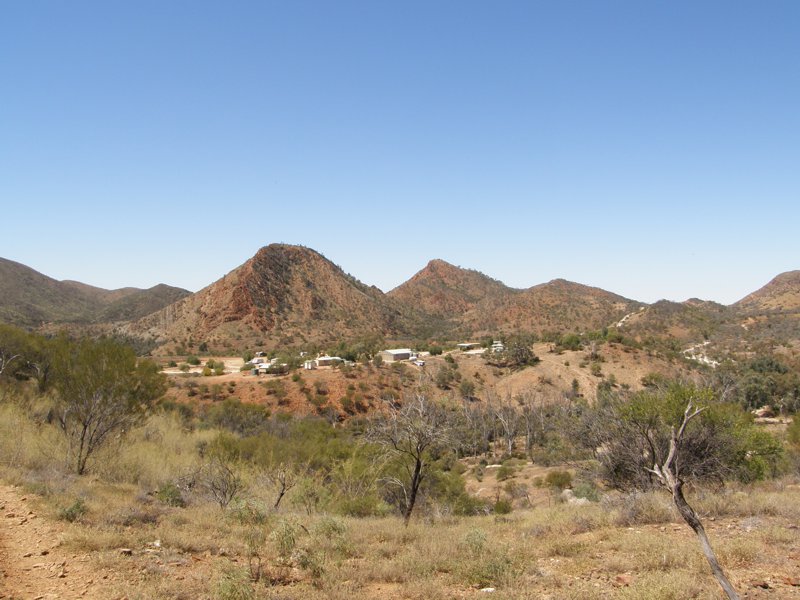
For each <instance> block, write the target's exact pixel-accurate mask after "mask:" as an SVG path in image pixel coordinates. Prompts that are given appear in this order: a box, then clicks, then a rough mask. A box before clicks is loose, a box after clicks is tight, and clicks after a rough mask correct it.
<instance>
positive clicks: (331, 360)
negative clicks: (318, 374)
mask: <svg viewBox="0 0 800 600" xmlns="http://www.w3.org/2000/svg"><path fill="white" fill-rule="evenodd" d="M343 361H344V359H343V358H340V357H338V356H328V355H327V354H326V355H325V356H319V357H317V360H316V361H315V362H316V363H317V366H318V367H332V366H333V365H335V364H337V363H340V362H343Z"/></svg>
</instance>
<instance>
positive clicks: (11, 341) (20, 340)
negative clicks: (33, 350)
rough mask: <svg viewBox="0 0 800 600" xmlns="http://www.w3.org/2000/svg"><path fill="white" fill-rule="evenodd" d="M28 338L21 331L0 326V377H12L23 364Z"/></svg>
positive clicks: (11, 327) (27, 349)
mask: <svg viewBox="0 0 800 600" xmlns="http://www.w3.org/2000/svg"><path fill="white" fill-rule="evenodd" d="M29 349H30V341H29V336H28V334H27V333H25V332H24V331H23V330H22V329H19V328H17V327H13V326H11V325H3V324H0V376H2V375H6V376H11V375H14V374H15V372H16V371H17V370H18V369H20V368H21V367H22V366H23V365H24V364H25V356H26V353H27V352H28V351H29Z"/></svg>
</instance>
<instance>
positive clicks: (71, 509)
mask: <svg viewBox="0 0 800 600" xmlns="http://www.w3.org/2000/svg"><path fill="white" fill-rule="evenodd" d="M87 512H89V508H88V507H87V506H86V503H85V502H84V501H83V499H82V498H78V499H77V500H75V502H73V503H72V504H71V505H70V506H68V507H66V508H62V509H61V510H60V511H58V518H59V519H61V520H62V521H68V522H70V523H75V522H76V521H79V520H80V519H81V517H83V516H84V515H85V514H86V513H87Z"/></svg>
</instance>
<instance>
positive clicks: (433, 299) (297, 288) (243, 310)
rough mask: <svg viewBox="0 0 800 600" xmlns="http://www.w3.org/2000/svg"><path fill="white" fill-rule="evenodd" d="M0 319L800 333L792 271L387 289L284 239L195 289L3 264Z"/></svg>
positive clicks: (255, 341) (440, 282) (277, 343)
mask: <svg viewBox="0 0 800 600" xmlns="http://www.w3.org/2000/svg"><path fill="white" fill-rule="evenodd" d="M0 321H3V322H6V323H11V324H17V325H21V326H25V327H29V328H35V327H39V326H42V325H43V324H50V325H51V326H52V325H53V324H68V323H69V324H79V325H80V324H85V325H90V324H92V325H95V326H96V325H98V324H105V326H106V329H107V330H108V331H114V332H117V333H120V334H124V335H126V336H129V337H134V338H139V339H145V340H149V341H150V343H151V344H152V346H154V347H160V348H161V349H162V350H163V351H168V350H169V349H170V348H172V349H174V348H177V347H180V346H183V345H185V344H188V345H189V346H190V347H191V345H192V344H193V343H199V342H206V344H207V345H208V346H209V347H211V348H216V349H219V350H220V351H221V350H223V349H230V350H232V351H233V350H239V349H241V348H243V347H253V346H261V347H265V348H274V347H281V346H301V345H308V344H319V345H322V344H326V343H331V342H338V341H342V340H349V339H354V338H358V337H368V336H373V337H374V336H380V337H383V338H386V339H390V340H399V341H402V340H412V339H428V338H432V337H444V338H449V339H466V338H468V337H478V336H483V335H495V336H496V335H502V334H509V333H514V332H529V333H535V334H539V335H542V334H548V333H553V334H555V333H567V332H578V333H579V332H584V331H589V330H599V329H602V328H604V327H610V326H617V328H618V329H619V330H620V331H622V332H624V333H625V334H626V335H631V336H634V337H637V338H643V337H647V336H658V337H665V338H670V339H674V340H678V341H680V342H697V341H702V340H709V339H717V340H725V341H726V343H727V344H728V345H729V346H731V347H733V346H737V345H738V346H739V347H745V346H747V344H752V343H756V342H758V343H762V342H764V341H772V342H773V343H789V342H790V341H792V340H800V271H792V272H789V273H783V274H781V275H779V276H777V277H776V278H775V279H773V280H772V281H771V282H769V283H768V284H767V285H765V286H764V287H762V288H761V289H759V290H757V291H755V292H753V293H752V294H749V295H748V296H746V297H745V298H743V299H742V300H740V301H739V302H737V303H735V304H732V305H729V306H725V305H722V304H717V303H715V302H709V301H704V300H698V299H691V300H687V301H685V302H669V301H665V300H662V301H660V302H656V303H654V304H646V303H643V302H638V301H636V300H632V299H628V298H625V297H623V296H620V295H617V294H614V293H611V292H608V291H605V290H602V289H599V288H594V287H589V286H585V285H581V284H579V283H573V282H570V281H565V280H563V279H556V280H553V281H550V282H548V283H543V284H540V285H535V286H533V287H530V288H527V289H516V288H511V287H508V286H506V285H504V284H503V283H502V282H500V281H497V280H495V279H492V278H491V277H488V276H486V275H484V274H482V273H480V272H478V271H474V270H470V269H463V268H461V267H456V266H454V265H451V264H449V263H447V262H445V261H442V260H432V261H430V262H429V263H428V264H427V265H426V266H425V267H424V268H423V269H422V270H421V271H419V272H418V273H417V274H416V275H414V276H413V277H412V278H411V279H409V280H408V281H406V282H405V283H403V284H402V285H400V286H398V287H397V288H395V289H393V290H391V291H390V292H388V293H383V292H382V291H381V290H379V289H378V288H377V287H375V286H369V285H367V284H364V283H362V282H360V281H358V280H357V279H356V278H354V277H352V276H351V275H349V274H347V273H345V272H344V271H343V270H342V269H341V268H340V267H338V266H337V265H335V264H333V263H332V262H331V261H329V260H328V259H326V258H325V257H324V256H322V255H321V254H319V253H318V252H316V251H314V250H312V249H310V248H306V247H303V246H292V245H285V244H272V245H269V246H266V247H264V248H262V249H260V250H259V251H258V252H257V253H256V254H255V256H253V257H252V258H251V259H249V260H248V261H246V262H245V263H244V264H242V265H241V266H239V267H237V268H236V269H234V270H233V271H231V272H230V273H228V274H227V275H225V276H223V277H222V278H221V279H219V280H217V281H215V282H214V283H212V284H211V285H209V286H207V287H205V288H203V289H202V290H200V291H198V292H196V293H194V294H192V293H190V292H188V291H186V290H182V289H180V288H175V287H170V286H167V285H164V284H160V285H157V286H155V287H153V288H150V289H148V290H141V289H136V288H123V289H119V290H103V289H100V288H95V287H92V286H88V285H86V284H82V283H79V282H74V281H57V280H55V279H52V278H50V277H47V276H45V275H42V274H41V273H38V272H36V271H34V270H33V269H30V268H29V267H26V266H24V265H21V264H19V263H16V262H13V261H9V260H5V259H0ZM95 330H96V329H95Z"/></svg>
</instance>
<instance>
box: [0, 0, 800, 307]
mask: <svg viewBox="0 0 800 600" xmlns="http://www.w3.org/2000/svg"><path fill="white" fill-rule="evenodd" d="M0 223H2V227H0V256H2V257H4V258H8V259H11V260H16V261H19V262H22V263H24V264H26V265H28V266H30V267H32V268H34V269H36V270H38V271H41V272H43V273H45V274H47V275H50V276H51V277H55V278H57V279H77V280H80V281H83V282H85V283H89V284H92V285H96V286H100V287H105V288H116V287H121V286H128V285H132V286H137V287H149V286H151V285H154V284H156V283H159V282H164V283H169V284H172V285H177V286H181V287H185V288H188V289H190V290H193V291H194V290H197V289H200V288H202V287H204V286H205V285H207V284H209V283H211V282H213V281H214V280H216V279H218V278H219V277H221V276H222V275H224V274H225V273H226V272H228V271H230V270H231V269H233V268H235V267H236V266H238V265H239V264H241V263H242V262H244V261H245V260H247V259H248V258H249V257H250V256H252V255H253V254H254V253H255V252H256V251H257V250H258V248H260V247H261V246H264V245H267V244H269V243H272V242H287V243H297V244H303V245H306V246H309V247H311V248H314V249H316V250H318V251H320V252H322V253H323V254H324V255H325V256H327V257H328V258H329V259H331V260H332V261H334V262H335V263H337V264H339V265H340V266H341V267H342V268H343V269H344V270H345V271H348V272H349V273H351V274H353V275H355V276H356V277H358V278H359V279H361V280H362V281H364V282H365V283H368V284H374V285H377V286H378V287H380V288H382V289H384V290H389V289H391V288H392V287H394V286H396V285H398V284H400V283H401V282H403V281H404V280H406V279H407V278H408V277H410V276H411V275H413V274H414V273H415V272H416V271H418V270H419V269H421V268H422V267H423V266H424V265H425V263H426V262H427V261H428V260H430V259H432V258H442V259H445V260H447V261H449V262H451V263H454V264H456V265H460V266H462V267H468V268H472V269H477V270H479V271H482V272H484V273H486V274H488V275H490V276H492V277H495V278H497V279H500V280H501V281H503V282H505V283H506V284H508V285H511V286H514V287H529V286H531V285H535V284H538V283H543V282H545V281H549V280H550V279H554V278H558V277H561V278H565V279H569V280H572V281H577V282H580V283H585V284H588V285H595V286H599V287H602V288H604V289H607V290H609V291H613V292H616V293H619V294H622V295H625V296H627V297H629V298H633V299H636V300H642V301H647V302H651V301H655V300H657V299H660V298H668V299H672V300H683V299H686V298H688V297H691V296H697V297H701V298H706V299H713V300H717V301H721V302H724V303H730V302H734V301H735V300H737V299H739V298H740V297H742V296H744V295H745V294H747V293H749V292H751V291H753V290H754V289H756V288H758V287H760V286H761V285H763V284H765V283H766V282H767V281H768V280H769V279H771V278H772V277H773V276H775V275H777V274H778V273H780V272H783V271H787V270H793V269H798V268H800V251H799V250H800V235H798V233H799V232H798V226H800V2H797V1H796V0H787V1H778V0H768V1H763V2H762V1H755V0H754V1H752V2H742V1H739V0H724V1H719V2H711V1H698V0H691V1H685V2H679V1H669V2H667V1H652V2H651V1H648V2H643V1H641V0H634V1H629V2H626V1H618V0H608V1H594V0H592V1H581V0H574V1H569V2H553V1H547V2H545V1H534V0H525V1H520V2H511V1H498V2H488V1H485V0H481V1H476V2H473V1H467V0H452V1H446V0H434V1H429V0H426V1H421V2H411V1H407V0H404V1H402V2H388V1H382V0H378V1H374V0H363V1H361V2H347V1H343V0H337V1H335V2H329V1H327V0H319V1H317V2H305V1H298V0H292V1H291V2H286V1H279V2H278V1H275V2H269V1H254V2H237V1H225V2H221V1H220V2H201V1H198V0H191V1H189V0H181V1H179V0H169V1H165V0H135V1H129V2H108V1H106V0H102V1H95V2H88V1H83V0H70V1H69V2H63V1H61V0H58V1H46V0H37V1H27V0H6V1H4V2H0Z"/></svg>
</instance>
